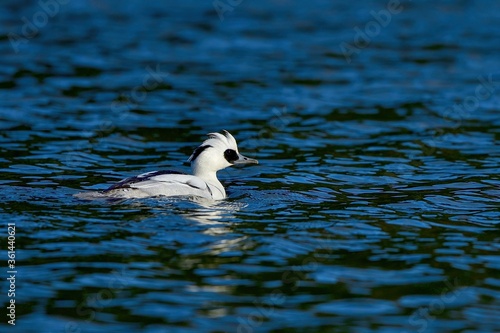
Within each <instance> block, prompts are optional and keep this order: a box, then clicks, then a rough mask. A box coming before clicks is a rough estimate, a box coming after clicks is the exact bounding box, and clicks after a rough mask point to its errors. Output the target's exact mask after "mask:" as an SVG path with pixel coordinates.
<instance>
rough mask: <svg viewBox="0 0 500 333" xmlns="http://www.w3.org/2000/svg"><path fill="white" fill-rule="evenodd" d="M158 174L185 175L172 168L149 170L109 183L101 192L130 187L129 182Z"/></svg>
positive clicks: (132, 182)
mask: <svg viewBox="0 0 500 333" xmlns="http://www.w3.org/2000/svg"><path fill="white" fill-rule="evenodd" d="M159 175H187V174H186V173H184V172H179V171H174V170H162V171H151V172H146V173H143V174H140V175H138V176H133V177H128V178H125V179H124V180H122V181H119V182H118V183H116V184H114V185H111V186H110V187H108V188H107V189H105V190H104V191H103V192H104V193H106V192H109V191H112V190H117V189H120V188H130V185H131V184H135V183H139V182H142V181H145V180H148V179H151V178H153V177H156V176H159Z"/></svg>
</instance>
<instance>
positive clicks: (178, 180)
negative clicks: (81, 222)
mask: <svg viewBox="0 0 500 333" xmlns="http://www.w3.org/2000/svg"><path fill="white" fill-rule="evenodd" d="M222 133H223V134H220V133H209V134H208V139H207V140H205V141H203V143H202V144H201V145H200V146H199V147H198V148H196V149H195V150H194V152H193V154H191V156H190V157H189V159H188V162H191V169H192V171H193V175H188V174H184V173H181V172H177V171H170V170H165V171H151V172H147V173H143V174H140V175H138V176H134V177H129V178H125V179H123V180H122V181H120V182H118V183H116V184H114V185H112V186H111V187H109V188H108V189H106V190H104V191H102V192H100V193H99V195H98V197H101V198H102V197H111V198H146V197H153V196H195V197H203V198H208V199H213V200H221V199H224V198H226V191H225V189H224V186H222V184H221V182H220V181H219V180H218V179H217V171H219V170H222V169H224V168H227V167H229V166H232V165H235V164H252V163H253V164H258V161H257V160H255V159H252V158H249V157H245V156H243V155H241V154H240V153H239V152H238V145H237V144H236V140H235V138H234V137H233V136H232V135H231V133H229V132H228V131H226V130H224V131H222ZM77 196H78V197H80V198H89V196H88V195H77ZM94 197H95V196H94Z"/></svg>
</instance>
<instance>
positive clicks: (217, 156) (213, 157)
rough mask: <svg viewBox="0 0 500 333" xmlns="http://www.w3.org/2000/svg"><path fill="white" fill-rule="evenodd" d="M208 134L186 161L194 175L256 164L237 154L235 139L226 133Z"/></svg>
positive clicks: (250, 159) (256, 162)
mask: <svg viewBox="0 0 500 333" xmlns="http://www.w3.org/2000/svg"><path fill="white" fill-rule="evenodd" d="M222 133H223V134H221V133H209V134H208V139H207V140H205V141H203V143H202V144H201V145H200V146H199V147H198V148H196V149H195V150H194V152H193V153H192V154H191V156H190V157H189V159H188V162H191V168H192V169H193V173H194V174H195V175H197V174H202V173H207V172H217V171H219V170H222V169H224V168H227V167H229V166H231V165H234V164H258V163H259V162H258V161H257V160H254V159H253V158H249V157H245V156H243V155H241V154H240V153H239V152H238V145H237V144H236V140H235V138H234V137H233V136H232V135H231V133H229V132H228V131H226V130H224V131H222Z"/></svg>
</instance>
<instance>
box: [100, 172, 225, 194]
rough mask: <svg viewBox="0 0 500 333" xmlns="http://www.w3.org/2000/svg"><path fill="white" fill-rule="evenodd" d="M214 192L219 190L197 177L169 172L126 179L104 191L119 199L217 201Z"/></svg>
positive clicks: (145, 174) (150, 173)
mask: <svg viewBox="0 0 500 333" xmlns="http://www.w3.org/2000/svg"><path fill="white" fill-rule="evenodd" d="M214 190H215V192H217V189H214V188H212V187H211V186H210V185H209V184H207V183H206V182H205V181H203V180H202V179H200V178H198V177H196V176H192V175H187V174H184V173H180V172H176V171H170V170H167V171H152V172H147V173H143V174H141V175H138V176H134V177H129V178H125V179H124V180H122V181H120V182H118V183H117V184H115V185H113V186H111V187H109V188H108V189H106V190H105V191H103V194H105V195H106V196H109V197H119V198H145V197H152V196H199V197H205V198H210V199H217V197H216V196H217V193H214ZM214 195H215V196H214Z"/></svg>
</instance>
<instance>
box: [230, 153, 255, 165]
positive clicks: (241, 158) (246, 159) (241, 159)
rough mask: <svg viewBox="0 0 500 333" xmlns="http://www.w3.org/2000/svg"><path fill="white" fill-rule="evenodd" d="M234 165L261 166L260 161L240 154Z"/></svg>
mask: <svg viewBox="0 0 500 333" xmlns="http://www.w3.org/2000/svg"><path fill="white" fill-rule="evenodd" d="M234 164H259V161H257V160H255V159H253V158H250V157H246V156H243V155H241V154H238V159H237V160H236V161H234Z"/></svg>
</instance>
